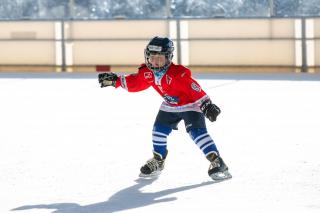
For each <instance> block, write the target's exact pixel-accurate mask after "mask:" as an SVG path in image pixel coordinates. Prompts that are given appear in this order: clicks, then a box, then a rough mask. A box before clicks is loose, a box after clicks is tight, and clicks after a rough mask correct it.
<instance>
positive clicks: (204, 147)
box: [189, 128, 219, 157]
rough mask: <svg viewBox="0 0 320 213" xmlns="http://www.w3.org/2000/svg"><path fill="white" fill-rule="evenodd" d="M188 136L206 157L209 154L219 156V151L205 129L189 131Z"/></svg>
mask: <svg viewBox="0 0 320 213" xmlns="http://www.w3.org/2000/svg"><path fill="white" fill-rule="evenodd" d="M189 135H190V137H191V139H192V140H193V141H194V143H195V144H196V145H197V146H198V147H199V149H200V150H201V151H202V152H203V154H204V155H205V156H206V157H207V156H208V155H209V154H211V153H214V154H215V155H216V156H218V155H219V151H218V149H217V147H216V145H215V143H214V141H213V139H212V138H211V136H210V135H209V134H208V132H207V129H206V128H192V129H190V130H189Z"/></svg>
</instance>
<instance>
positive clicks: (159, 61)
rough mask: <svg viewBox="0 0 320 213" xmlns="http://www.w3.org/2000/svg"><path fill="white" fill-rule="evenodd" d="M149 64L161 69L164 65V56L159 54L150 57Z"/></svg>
mask: <svg viewBox="0 0 320 213" xmlns="http://www.w3.org/2000/svg"><path fill="white" fill-rule="evenodd" d="M150 63H151V64H152V66H153V67H156V68H161V67H163V66H164V65H165V64H166V56H165V55H161V54H152V55H150Z"/></svg>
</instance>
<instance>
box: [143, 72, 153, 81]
mask: <svg viewBox="0 0 320 213" xmlns="http://www.w3.org/2000/svg"><path fill="white" fill-rule="evenodd" d="M144 78H145V79H150V78H152V73H151V72H145V73H144Z"/></svg>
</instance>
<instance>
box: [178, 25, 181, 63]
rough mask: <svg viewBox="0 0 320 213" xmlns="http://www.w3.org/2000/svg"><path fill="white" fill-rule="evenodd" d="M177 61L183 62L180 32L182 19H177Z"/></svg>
mask: <svg viewBox="0 0 320 213" xmlns="http://www.w3.org/2000/svg"><path fill="white" fill-rule="evenodd" d="M177 62H178V64H181V33H180V19H177Z"/></svg>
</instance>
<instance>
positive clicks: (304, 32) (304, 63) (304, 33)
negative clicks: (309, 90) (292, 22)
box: [301, 18, 308, 72]
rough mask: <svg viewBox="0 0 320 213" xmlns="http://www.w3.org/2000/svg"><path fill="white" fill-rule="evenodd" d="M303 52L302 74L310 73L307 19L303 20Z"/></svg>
mask: <svg viewBox="0 0 320 213" xmlns="http://www.w3.org/2000/svg"><path fill="white" fill-rule="evenodd" d="M301 50H302V67H301V72H308V65H307V39H306V19H305V18H301Z"/></svg>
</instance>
